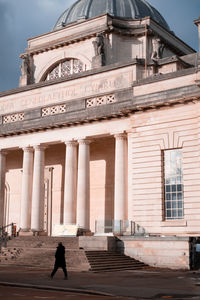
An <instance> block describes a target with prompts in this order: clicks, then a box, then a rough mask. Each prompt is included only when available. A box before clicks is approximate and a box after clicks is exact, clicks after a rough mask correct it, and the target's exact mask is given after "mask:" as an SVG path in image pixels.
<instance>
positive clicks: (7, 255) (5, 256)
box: [0, 247, 21, 263]
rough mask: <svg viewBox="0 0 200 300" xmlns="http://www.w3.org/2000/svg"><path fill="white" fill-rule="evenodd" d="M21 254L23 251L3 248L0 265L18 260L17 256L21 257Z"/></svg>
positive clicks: (0, 254)
mask: <svg viewBox="0 0 200 300" xmlns="http://www.w3.org/2000/svg"><path fill="white" fill-rule="evenodd" d="M20 253H21V249H16V248H5V247H2V251H1V253H0V263H3V262H8V261H9V260H13V259H16V258H17V256H19V255H20Z"/></svg>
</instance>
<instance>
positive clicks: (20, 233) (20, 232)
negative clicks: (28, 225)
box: [18, 229, 34, 236]
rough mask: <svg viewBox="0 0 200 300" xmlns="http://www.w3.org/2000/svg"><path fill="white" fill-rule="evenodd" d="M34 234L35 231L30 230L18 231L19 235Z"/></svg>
mask: <svg viewBox="0 0 200 300" xmlns="http://www.w3.org/2000/svg"><path fill="white" fill-rule="evenodd" d="M33 235H34V234H33V232H32V231H30V230H26V231H25V230H22V229H21V230H20V231H19V232H18V236H33Z"/></svg>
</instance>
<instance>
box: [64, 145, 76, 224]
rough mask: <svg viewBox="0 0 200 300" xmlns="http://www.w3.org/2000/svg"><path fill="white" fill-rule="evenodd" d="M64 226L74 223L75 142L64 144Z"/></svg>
mask: <svg viewBox="0 0 200 300" xmlns="http://www.w3.org/2000/svg"><path fill="white" fill-rule="evenodd" d="M65 144H66V156H65V183H64V184H65V185H64V224H75V223H76V195H77V191H76V188H77V142H75V141H69V142H66V143H65Z"/></svg>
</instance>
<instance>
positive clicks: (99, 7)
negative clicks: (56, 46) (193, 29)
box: [54, 0, 170, 30]
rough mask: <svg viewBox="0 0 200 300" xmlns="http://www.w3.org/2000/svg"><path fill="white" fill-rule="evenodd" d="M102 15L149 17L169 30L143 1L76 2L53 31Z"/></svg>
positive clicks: (88, 0) (92, 0)
mask: <svg viewBox="0 0 200 300" xmlns="http://www.w3.org/2000/svg"><path fill="white" fill-rule="evenodd" d="M103 14H109V15H111V16H114V17H119V18H124V19H141V18H144V17H151V18H152V19H153V20H155V21H157V22H158V23H159V24H160V25H162V26H163V27H165V28H166V29H168V30H170V28H169V26H168V24H167V22H166V21H165V19H164V18H163V17H162V16H161V14H160V13H159V12H158V11H157V10H156V9H155V8H154V7H152V6H151V5H150V4H149V3H148V2H146V1H145V0H78V1H76V2H75V3H74V4H72V5H71V6H70V7H69V8H68V9H67V10H66V11H64V13H63V14H62V15H61V16H60V18H59V19H58V21H57V23H56V25H55V26H54V30H56V29H59V28H61V27H63V26H66V25H67V24H70V23H73V22H77V21H80V20H84V19H90V18H93V17H97V16H100V15H103Z"/></svg>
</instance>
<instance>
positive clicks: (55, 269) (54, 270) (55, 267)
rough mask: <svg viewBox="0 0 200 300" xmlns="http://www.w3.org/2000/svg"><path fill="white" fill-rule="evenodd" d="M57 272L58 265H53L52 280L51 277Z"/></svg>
mask: <svg viewBox="0 0 200 300" xmlns="http://www.w3.org/2000/svg"><path fill="white" fill-rule="evenodd" d="M57 270H58V265H57V264H55V265H54V269H53V271H52V272H51V278H53V276H54V275H55V273H56V272H57Z"/></svg>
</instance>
